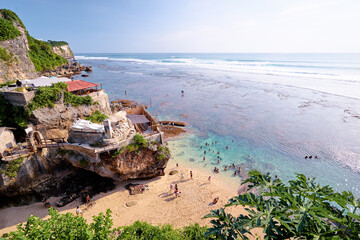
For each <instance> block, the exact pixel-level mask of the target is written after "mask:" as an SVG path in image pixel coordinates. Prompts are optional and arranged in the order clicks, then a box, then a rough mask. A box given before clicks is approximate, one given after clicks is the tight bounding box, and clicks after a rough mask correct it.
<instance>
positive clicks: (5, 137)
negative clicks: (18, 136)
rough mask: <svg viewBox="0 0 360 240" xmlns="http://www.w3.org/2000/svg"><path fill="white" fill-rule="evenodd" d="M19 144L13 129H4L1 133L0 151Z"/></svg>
mask: <svg viewBox="0 0 360 240" xmlns="http://www.w3.org/2000/svg"><path fill="white" fill-rule="evenodd" d="M15 146H17V144H16V141H15V137H14V134H13V132H12V131H11V130H4V131H3V133H2V134H1V135H0V153H3V152H4V150H5V149H7V148H12V147H15Z"/></svg>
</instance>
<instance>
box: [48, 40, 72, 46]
mask: <svg viewBox="0 0 360 240" xmlns="http://www.w3.org/2000/svg"><path fill="white" fill-rule="evenodd" d="M47 43H49V44H50V45H51V46H53V47H58V46H63V45H69V43H67V42H65V41H52V40H48V41H47Z"/></svg>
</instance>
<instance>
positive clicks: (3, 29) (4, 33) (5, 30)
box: [0, 18, 21, 41]
mask: <svg viewBox="0 0 360 240" xmlns="http://www.w3.org/2000/svg"><path fill="white" fill-rule="evenodd" d="M20 35H21V32H20V31H19V30H18V29H17V28H16V27H15V26H14V24H13V23H12V22H11V21H9V20H6V19H4V18H0V41H5V40H9V39H14V38H17V37H18V36H20Z"/></svg>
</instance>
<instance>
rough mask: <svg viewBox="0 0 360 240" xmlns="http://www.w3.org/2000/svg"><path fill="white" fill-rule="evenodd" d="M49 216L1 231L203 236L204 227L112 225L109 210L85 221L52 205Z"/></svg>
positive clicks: (24, 235) (40, 235)
mask: <svg viewBox="0 0 360 240" xmlns="http://www.w3.org/2000/svg"><path fill="white" fill-rule="evenodd" d="M49 215H50V218H48V219H46V220H43V219H40V218H39V217H35V216H31V217H29V218H28V219H27V222H26V223H24V224H19V225H18V228H17V230H16V231H13V232H10V233H8V234H4V235H3V236H2V237H3V238H5V239H31V240H32V239H34V240H35V239H36V240H45V239H84V240H85V239H93V240H94V239H99V240H100V239H102V240H106V239H119V240H121V239H126V240H130V239H131V240H140V239H142V240H145V239H158V240H207V239H214V238H212V237H205V236H204V233H205V231H206V227H200V226H199V224H194V225H190V226H186V227H184V228H182V229H175V228H173V227H172V226H171V225H163V226H152V225H150V224H148V223H146V222H139V221H136V222H135V223H134V224H132V225H129V226H125V227H118V228H112V227H113V221H112V219H111V211H110V210H109V209H108V210H107V211H106V213H105V214H103V213H99V215H97V216H93V222H92V223H90V224H88V223H87V222H86V220H85V219H84V218H83V217H82V216H74V215H73V214H72V213H66V214H60V213H59V212H58V211H57V210H54V209H53V208H50V209H49Z"/></svg>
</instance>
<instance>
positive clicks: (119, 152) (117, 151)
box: [112, 147, 124, 158]
mask: <svg viewBox="0 0 360 240" xmlns="http://www.w3.org/2000/svg"><path fill="white" fill-rule="evenodd" d="M123 153H124V147H122V148H120V150H116V151H115V152H114V153H113V155H112V158H116V157H117V156H119V155H121V154H123Z"/></svg>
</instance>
